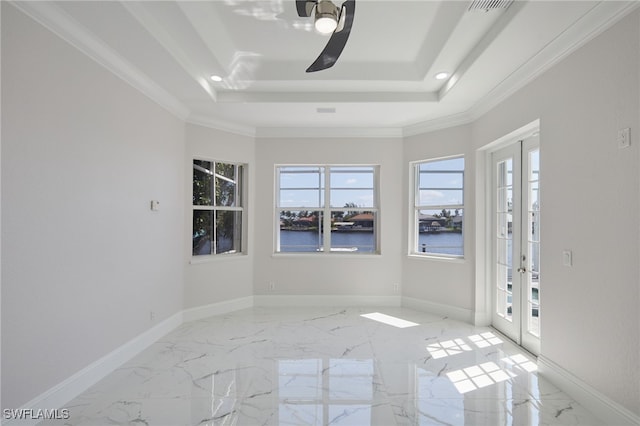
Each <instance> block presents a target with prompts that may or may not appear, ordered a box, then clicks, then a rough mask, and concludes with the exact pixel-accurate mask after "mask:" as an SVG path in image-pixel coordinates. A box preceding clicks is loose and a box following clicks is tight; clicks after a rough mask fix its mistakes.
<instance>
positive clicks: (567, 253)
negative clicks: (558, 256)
mask: <svg viewBox="0 0 640 426" xmlns="http://www.w3.org/2000/svg"><path fill="white" fill-rule="evenodd" d="M562 264H563V265H564V266H571V265H572V264H573V253H571V250H563V251H562Z"/></svg>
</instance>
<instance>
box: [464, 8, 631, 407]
mask: <svg viewBox="0 0 640 426" xmlns="http://www.w3.org/2000/svg"><path fill="white" fill-rule="evenodd" d="M639 52H640V12H637V11H636V12H634V13H633V14H631V15H630V16H628V17H626V18H624V19H623V20H622V21H621V22H620V23H618V24H616V25H615V26H614V27H613V28H611V29H609V30H608V31H606V32H605V33H604V34H602V35H601V36H599V37H597V38H596V39H594V40H593V41H591V42H589V43H588V44H587V45H585V46H584V47H583V48H581V49H579V50H578V51H576V52H575V53H574V54H572V55H571V56H569V57H568V58H567V59H565V60H564V61H562V62H561V63H559V64H558V65H556V66H555V67H553V68H552V69H550V70H549V71H548V72H546V73H545V74H543V75H542V76H541V77H539V78H538V79H536V80H535V81H533V82H532V83H531V84H529V85H527V86H526V87H525V88H523V89H522V90H520V91H518V92H517V93H516V94H514V95H513V96H511V97H510V98H509V99H508V100H506V101H505V102H503V103H501V104H500V105H499V106H498V107H496V108H494V109H493V110H492V111H491V112H489V113H488V114H486V115H485V116H484V117H482V118H480V119H479V120H477V121H476V122H475V123H474V124H473V141H474V144H475V146H476V147H477V148H481V147H482V146H483V145H485V144H488V143H490V142H492V141H494V140H496V139H498V138H500V137H501V136H503V135H506V134H508V133H510V132H511V131H513V130H516V129H518V128H519V127H521V126H523V125H525V124H527V123H529V122H532V121H534V120H535V119H538V118H539V119H540V126H541V133H540V143H541V208H542V216H541V218H542V225H541V238H542V252H541V296H540V297H541V303H542V310H541V327H542V330H541V333H542V336H543V339H542V355H543V356H544V357H546V358H547V359H549V360H551V361H553V362H555V363H556V364H558V365H559V366H560V367H562V368H564V369H566V370H568V371H569V372H570V373H572V374H574V375H575V376H577V377H579V378H581V379H582V380H583V381H584V382H586V383H587V384H588V385H590V386H592V387H593V388H595V389H597V390H598V391H600V392H602V393H604V394H605V395H606V396H608V397H609V398H611V399H612V400H614V401H616V402H618V403H620V404H622V405H623V406H624V407H626V408H627V409H629V410H631V411H632V412H634V413H635V414H640V386H639V385H638V384H639V383H640V373H639V371H640V370H639V369H638V365H640V345H639V340H640V310H639V308H638V307H639V306H640V297H639V291H640V290H639V289H640V285H639V277H640V275H639V271H638V259H640V250H639V245H640V234H639V229H640V226H639V225H640V204H639V199H640V179H639V178H640V174H639V164H640V137H639V136H640V122H639V121H640V96H639V95H640V53H639ZM627 127H630V128H631V135H632V143H631V147H630V148H627V149H624V150H619V149H618V147H617V143H616V135H617V130H618V129H622V128H627ZM565 249H568V250H572V251H573V266H572V267H566V266H563V264H562V251H563V250H565Z"/></svg>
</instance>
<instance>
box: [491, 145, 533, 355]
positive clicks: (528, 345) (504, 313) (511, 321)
mask: <svg viewBox="0 0 640 426" xmlns="http://www.w3.org/2000/svg"><path fill="white" fill-rule="evenodd" d="M491 165H492V168H493V186H492V188H493V191H492V192H493V200H492V205H493V212H492V225H491V226H492V242H493V257H492V265H493V268H492V284H493V285H492V287H493V292H492V300H493V308H492V323H493V326H494V327H496V328H497V329H498V330H500V331H501V332H502V333H504V334H505V335H507V336H508V337H510V338H511V339H513V340H514V341H515V342H516V343H518V344H519V345H521V346H523V347H524V348H525V349H527V350H529V351H530V352H532V353H534V354H536V355H538V354H539V353H540V314H541V312H540V182H539V179H540V145H539V140H538V136H537V135H535V136H530V137H528V138H526V139H524V140H521V141H518V142H516V143H513V144H511V145H509V146H507V147H505V148H502V149H500V150H499V151H495V152H494V153H493V154H492V162H491Z"/></svg>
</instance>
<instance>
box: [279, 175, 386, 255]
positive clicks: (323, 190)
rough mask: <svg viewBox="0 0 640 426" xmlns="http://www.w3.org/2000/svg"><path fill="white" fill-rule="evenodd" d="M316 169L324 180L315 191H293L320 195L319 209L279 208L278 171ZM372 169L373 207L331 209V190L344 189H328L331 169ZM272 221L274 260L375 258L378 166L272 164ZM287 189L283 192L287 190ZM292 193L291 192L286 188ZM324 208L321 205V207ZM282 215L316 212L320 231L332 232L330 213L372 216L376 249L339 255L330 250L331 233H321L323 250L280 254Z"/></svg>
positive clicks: (378, 245) (378, 204) (378, 210)
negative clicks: (369, 214) (341, 257)
mask: <svg viewBox="0 0 640 426" xmlns="http://www.w3.org/2000/svg"><path fill="white" fill-rule="evenodd" d="M288 167H289V168H296V167H298V168H317V169H318V173H319V174H320V175H322V176H323V180H322V181H320V182H319V186H318V187H314V188H305V187H300V188H295V189H302V190H304V189H313V190H317V191H319V195H320V197H321V198H320V200H319V203H318V205H319V206H320V207H309V206H295V207H293V206H280V193H281V190H282V187H281V177H280V175H281V170H282V169H284V168H288ZM349 167H352V168H371V169H372V173H373V181H372V187H371V188H370V189H371V190H372V192H373V203H372V204H373V206H372V207H332V206H331V190H332V189H334V190H336V189H347V188H340V187H332V186H331V169H332V168H349ZM274 181H275V182H274V189H275V190H274V221H273V230H274V238H273V254H274V255H275V256H288V255H291V256H305V255H308V256H349V255H351V256H359V257H362V256H367V255H369V256H378V255H380V254H381V247H380V246H381V241H380V165H378V164H353V163H347V164H335V163H322V164H300V163H295V164H289V163H287V164H275V165H274ZM286 189H287V188H285V190H286ZM289 189H292V188H289ZM348 189H369V188H363V187H357V188H348ZM323 204H324V205H323ZM283 211H317V212H319V213H320V214H321V216H322V229H331V218H332V213H333V212H340V211H342V212H354V211H358V212H361V213H364V212H371V213H373V214H374V224H373V235H374V244H375V249H374V250H373V251H371V252H358V251H355V252H348V251H340V250H336V249H335V248H334V249H332V248H331V232H328V233H325V232H322V246H321V248H320V249H318V250H317V251H281V250H280V220H281V213H282V212H283Z"/></svg>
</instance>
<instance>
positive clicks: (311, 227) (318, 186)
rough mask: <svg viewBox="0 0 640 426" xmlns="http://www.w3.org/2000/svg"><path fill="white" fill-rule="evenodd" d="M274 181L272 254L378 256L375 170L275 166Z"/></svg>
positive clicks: (370, 168) (373, 167)
mask: <svg viewBox="0 0 640 426" xmlns="http://www.w3.org/2000/svg"><path fill="white" fill-rule="evenodd" d="M276 176H277V189H276V194H277V196H276V198H277V200H276V218H277V224H276V228H277V231H276V236H277V237H276V248H275V251H276V252H307V253H320V252H323V253H330V252H331V253H356V254H358V253H378V214H379V209H378V207H377V206H378V201H377V200H378V195H377V187H378V184H377V180H378V167H377V166H278V167H277V168H276ZM325 229H326V230H329V232H324V230H325Z"/></svg>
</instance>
